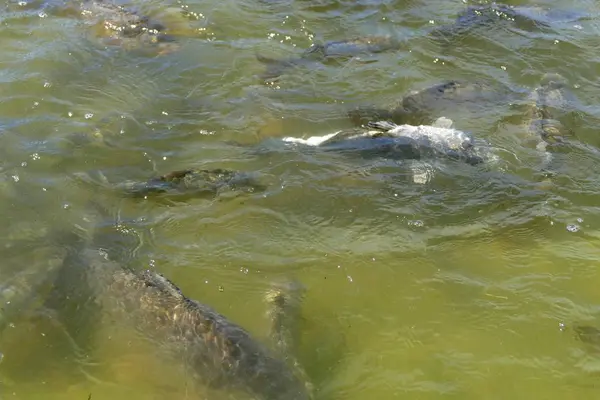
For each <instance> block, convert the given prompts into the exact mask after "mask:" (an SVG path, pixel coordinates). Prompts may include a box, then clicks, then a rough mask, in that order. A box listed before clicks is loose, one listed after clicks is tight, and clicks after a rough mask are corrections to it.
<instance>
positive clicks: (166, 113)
mask: <svg viewBox="0 0 600 400" xmlns="http://www.w3.org/2000/svg"><path fill="white" fill-rule="evenodd" d="M161 114H162V115H169V113H168V112H166V111H163V112H161Z"/></svg>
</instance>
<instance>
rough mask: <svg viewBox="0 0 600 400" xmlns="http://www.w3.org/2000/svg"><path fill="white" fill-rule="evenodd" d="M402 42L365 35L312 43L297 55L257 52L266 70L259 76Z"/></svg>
mask: <svg viewBox="0 0 600 400" xmlns="http://www.w3.org/2000/svg"><path fill="white" fill-rule="evenodd" d="M402 44H403V42H402V41H401V40H398V39H396V38H394V37H392V36H365V37H356V38H352V39H348V40H340V41H331V42H327V43H325V44H313V45H312V46H311V47H309V48H308V49H307V50H305V51H304V53H302V55H300V56H299V57H292V58H288V59H274V58H268V57H265V56H262V55H260V54H257V55H256V58H257V60H258V61H260V62H261V63H263V64H265V65H266V71H265V72H264V73H262V74H261V75H260V78H261V79H263V80H269V79H274V78H277V77H279V76H280V75H282V74H283V73H285V72H286V71H287V70H288V69H290V68H293V67H296V66H301V65H309V64H311V63H314V62H316V61H319V60H321V61H322V60H326V59H328V58H340V57H353V56H356V55H360V54H374V53H382V52H385V51H390V50H398V49H399V48H401V46H402Z"/></svg>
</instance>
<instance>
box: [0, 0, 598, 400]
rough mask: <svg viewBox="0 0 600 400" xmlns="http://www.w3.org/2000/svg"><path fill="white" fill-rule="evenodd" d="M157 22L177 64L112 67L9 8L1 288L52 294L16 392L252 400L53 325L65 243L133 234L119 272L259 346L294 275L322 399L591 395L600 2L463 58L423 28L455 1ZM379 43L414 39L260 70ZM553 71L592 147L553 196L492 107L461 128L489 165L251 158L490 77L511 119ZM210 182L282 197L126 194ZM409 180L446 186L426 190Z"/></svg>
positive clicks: (503, 115)
mask: <svg viewBox="0 0 600 400" xmlns="http://www.w3.org/2000/svg"><path fill="white" fill-rule="evenodd" d="M139 5H140V6H141V8H142V9H143V10H144V11H146V12H150V13H152V15H153V16H157V17H159V16H161V15H168V18H172V20H173V21H174V22H173V24H175V25H177V27H178V29H179V31H178V33H179V34H181V36H182V39H181V41H180V42H181V48H180V49H179V50H178V51H177V52H171V53H168V54H162V55H159V56H157V55H156V54H152V53H151V52H150V53H148V52H136V51H122V50H121V49H119V48H118V47H110V46H109V47H105V46H104V45H105V43H103V42H101V41H100V42H99V41H97V40H95V38H94V37H93V36H91V35H90V34H89V31H88V30H87V29H88V27H87V26H86V25H85V24H83V23H81V22H80V21H78V20H77V18H75V17H74V15H72V13H69V12H66V11H65V12H63V13H62V14H61V12H60V10H61V7H64V4H62V3H60V2H54V1H51V2H47V3H45V4H44V13H45V14H43V18H42V17H40V10H41V9H42V5H41V4H39V3H35V2H34V3H30V4H23V5H21V4H20V3H16V2H9V3H7V6H6V10H5V13H4V14H3V15H1V16H0V21H1V22H2V27H1V28H0V35H2V38H3V40H2V43H3V44H2V54H3V60H2V61H1V62H0V81H1V82H2V86H1V87H0V102H1V103H2V107H0V130H1V131H0V133H1V136H0V140H1V141H2V146H0V155H1V157H0V192H1V193H2V194H1V196H0V202H1V204H2V207H3V210H4V212H3V214H2V217H3V221H2V222H3V223H2V224H0V237H1V238H2V240H1V241H0V242H1V243H2V246H0V254H1V255H2V258H3V260H4V262H3V263H2V265H1V266H0V277H2V282H0V289H1V288H3V287H4V286H3V285H6V284H7V282H14V281H16V280H18V279H21V278H23V277H27V279H26V284H27V285H29V286H30V287H33V288H34V289H35V290H36V295H35V296H29V297H25V298H26V300H27V302H26V303H24V304H23V305H22V306H20V307H18V310H17V311H16V316H14V317H13V316H11V318H12V320H11V321H10V323H9V325H8V328H7V329H5V330H4V331H3V332H2V335H1V336H0V357H3V358H2V362H1V363H0V390H1V392H0V393H1V394H0V396H2V398H4V396H6V397H7V398H15V399H36V398H44V399H52V398H61V399H64V398H69V399H70V398H73V399H83V398H88V396H89V394H90V393H91V394H92V399H101V398H107V397H112V398H115V399H117V398H124V399H125V398H126V399H136V398H140V399H142V398H144V399H147V398H156V399H163V398H165V399H166V398H182V399H204V398H211V399H214V398H219V399H220V398H224V399H226V398H244V397H242V396H241V395H239V396H238V395H237V394H233V393H220V392H216V393H213V392H211V391H210V390H209V389H206V393H202V390H199V389H197V388H196V389H194V390H191V389H190V388H192V387H193V385H192V382H190V379H189V376H187V375H186V374H185V371H183V372H182V369H181V366H180V365H179V364H178V363H177V362H173V361H165V360H164V359H163V358H161V357H160V356H158V355H157V352H156V351H155V348H154V347H153V344H152V343H147V342H143V341H139V340H136V339H137V336H136V333H135V332H132V331H131V330H130V329H128V328H127V327H125V326H121V325H120V324H117V323H114V324H111V323H103V324H102V325H101V326H100V327H99V328H98V331H97V332H94V333H95V334H94V338H95V339H94V341H93V342H92V344H91V345H90V348H91V349H92V351H87V350H86V351H82V349H81V348H79V346H78V345H77V343H75V341H74V338H72V337H70V334H69V333H68V332H66V331H65V328H64V327H62V326H61V325H60V324H58V323H56V317H55V315H54V314H53V313H52V311H51V310H47V309H45V308H44V307H41V311H40V307H36V306H37V305H40V304H42V303H43V300H44V295H45V294H46V293H47V291H48V290H49V288H48V285H47V283H46V279H45V278H48V277H50V276H52V274H53V273H55V271H56V270H57V268H58V267H59V266H60V262H61V260H62V253H61V251H62V250H64V246H69V245H70V244H69V243H60V244H57V243H59V242H57V241H56V240H55V239H56V238H58V237H60V235H61V232H65V231H66V232H71V231H74V230H76V231H83V232H88V234H90V235H91V234H92V232H94V231H95V230H102V229H108V228H106V226H110V225H111V224H112V223H113V222H114V221H116V220H119V221H121V228H122V230H121V232H120V233H119V234H120V235H125V236H126V237H129V236H128V235H130V236H131V237H133V238H135V240H132V242H130V241H126V242H125V243H124V244H123V243H120V242H119V243H120V244H119V245H122V246H123V248H122V249H120V250H121V251H120V252H119V257H120V260H121V262H123V263H125V262H133V263H134V265H135V267H137V268H147V267H151V268H156V269H157V270H158V271H159V272H161V273H164V274H165V275H166V276H168V277H169V278H170V279H172V280H173V281H174V282H176V283H177V284H178V285H179V286H180V287H181V289H182V290H183V292H184V293H186V295H188V296H189V297H192V298H195V299H198V300H200V301H202V302H205V303H207V304H210V305H212V306H214V307H215V308H216V309H217V310H219V311H220V312H222V313H223V314H224V315H226V316H227V317H229V318H231V319H232V320H234V321H236V322H237V323H239V324H241V325H242V326H244V327H246V328H247V329H248V330H249V331H250V332H251V333H253V334H255V335H256V337H257V338H260V340H262V339H263V338H265V336H266V332H267V322H266V319H265V317H264V314H265V311H266V310H265V305H264V303H263V302H262V296H263V294H264V291H265V290H266V288H267V287H268V286H269V284H270V283H271V282H272V281H274V280H277V279H281V278H286V277H290V276H293V277H295V278H297V279H299V280H300V281H302V283H303V284H304V285H306V287H307V288H308V292H307V297H306V301H305V303H304V305H303V320H302V324H301V328H302V329H301V343H300V344H299V351H298V358H299V361H300V362H301V363H302V364H303V365H304V366H305V368H306V370H307V374H308V375H309V377H310V379H311V381H312V382H313V384H314V385H315V387H316V389H317V398H319V399H342V398H344V399H353V398H356V399H362V398H365V397H367V396H368V397H379V398H384V399H388V398H403V397H407V398H408V397H410V398H415V397H416V398H419V399H438V398H457V399H458V398H460V399H465V398H467V399H468V398H474V399H475V398H482V397H484V398H507V397H510V396H512V397H514V398H526V397H527V398H530V397H536V398H545V399H554V398H564V397H565V396H568V397H578V398H588V397H592V396H594V395H596V392H597V391H598V387H597V383H596V382H595V379H596V378H595V376H594V374H595V372H596V371H597V369H598V368H597V363H598V358H597V357H598V355H597V353H595V352H594V351H593V349H590V348H589V346H586V345H585V344H584V343H581V342H579V341H577V340H576V339H575V337H574V335H573V332H572V329H571V328H572V325H573V324H575V323H578V322H582V323H586V324H589V325H595V324H597V323H598V322H597V315H598V311H599V309H598V305H597V303H598V294H597V285H598V281H599V280H600V274H599V273H598V271H597V268H596V265H595V264H596V262H597V259H598V257H597V251H598V248H597V246H596V242H595V240H596V239H597V237H598V234H597V232H596V227H597V226H598V225H597V224H598V222H599V215H600V214H599V212H598V208H597V206H596V203H597V201H596V199H597V195H598V183H599V180H598V178H597V177H598V174H597V173H596V172H597V170H598V167H597V165H598V161H599V159H600V157H599V156H598V150H597V148H596V146H599V145H600V141H598V138H597V128H596V127H597V118H598V117H599V116H600V114H599V111H598V110H597V107H596V104H595V99H596V97H597V96H596V95H597V87H596V86H597V85H596V84H595V82H596V69H597V57H596V54H595V50H596V47H595V46H596V42H595V40H596V39H597V34H598V23H597V18H596V15H597V10H596V9H595V7H593V5H592V4H590V3H589V2H583V1H582V2H576V3H564V2H563V4H561V5H562V6H563V7H566V8H571V9H574V10H576V11H583V12H586V13H587V14H588V15H589V16H590V18H586V19H582V20H578V21H574V22H564V21H561V22H560V23H556V24H555V25H553V28H552V29H549V30H545V31H543V32H541V31H538V30H536V29H535V27H534V28H532V29H529V28H531V27H529V28H528V27H520V29H521V30H515V29H512V28H510V25H508V26H507V25H502V26H499V27H497V28H494V29H488V30H486V29H482V30H479V31H476V32H473V33H471V34H469V35H465V36H460V37H457V38H455V39H454V40H453V41H451V42H450V43H446V44H445V43H441V42H439V41H436V40H433V39H431V38H430V37H429V36H427V32H429V31H430V30H431V29H432V28H433V27H436V26H439V25H442V24H445V23H449V22H452V20H453V19H454V18H455V16H456V14H457V13H458V12H460V11H461V10H462V9H463V7H464V5H463V4H462V3H460V2H459V3H449V2H437V1H433V2H426V3H425V2H417V1H411V2H393V1H384V2H373V1H361V2H347V1H317V2H306V1H303V0H302V1H295V2H284V1H281V2H280V1H253V2H241V3H240V2H235V1H231V0H228V1H220V2H209V3H202V4H201V3H198V2H196V3H194V2H188V3H186V4H183V6H184V7H185V8H186V9H187V10H188V11H189V12H191V13H195V15H197V17H195V18H189V16H187V17H185V18H183V19H182V18H181V17H179V16H178V14H177V13H176V12H175V11H174V10H176V9H178V7H181V3H179V2H173V3H170V4H168V5H165V4H161V3H159V2H156V1H151V2H145V3H143V4H139ZM520 5H525V4H524V3H523V4H520ZM532 5H533V4H532ZM540 5H549V6H554V5H556V6H558V4H554V3H552V4H550V3H548V2H546V3H544V4H540ZM53 7H56V9H58V10H59V12H55V13H54V14H53V13H52V12H51V11H52V10H53V9H54V8H53ZM432 22H433V23H432ZM190 26H191V27H192V29H191V30H190V29H189V27H190ZM367 34H369V35H385V34H392V35H395V36H396V37H399V38H408V40H407V43H406V46H404V47H402V48H400V49H399V50H398V51H391V52H385V53H380V54H377V55H375V56H373V55H369V56H356V57H351V58H348V59H331V60H328V61H327V62H324V63H321V62H315V63H311V64H309V65H300V66H298V67H296V68H293V69H290V70H287V71H286V72H285V73H284V74H282V75H281V76H280V77H279V78H278V79H276V80H275V81H274V82H273V83H272V84H269V85H265V84H264V83H263V82H261V81H260V79H259V76H260V74H261V73H262V72H263V70H264V66H263V65H262V64H260V63H259V62H258V61H257V60H256V54H266V55H268V56H269V57H293V56H294V55H297V54H299V53H300V52H301V51H302V50H303V49H305V48H308V47H309V46H310V45H311V44H312V43H313V42H324V41H328V40H342V39H346V38H348V37H354V36H359V35H367ZM546 72H553V73H559V74H561V75H563V76H564V77H565V78H566V80H567V83H568V86H569V88H570V89H572V91H573V93H574V94H575V96H576V101H574V102H573V104H570V106H571V107H572V108H573V109H572V110H571V111H572V112H570V113H569V114H568V115H567V116H565V118H564V119H561V122H563V123H565V124H568V125H569V127H570V128H571V129H573V131H574V132H575V134H576V143H577V146H576V147H575V148H574V149H572V150H571V151H565V152H556V153H555V154H553V157H554V158H553V161H552V167H553V169H554V172H555V174H556V175H555V176H553V177H552V178H551V179H547V178H545V177H544V176H543V174H542V173H541V172H540V170H539V166H540V154H539V152H538V151H536V150H535V148H533V147H531V146H528V145H526V144H525V143H524V142H523V125H521V123H520V122H519V118H518V116H517V115H516V113H517V111H516V110H517V108H518V107H517V108H515V107H514V104H513V105H511V104H510V103H513V100H514V99H512V98H510V99H507V98H502V97H501V96H500V95H499V94H498V93H499V92H492V96H491V97H490V99H489V101H490V102H489V103H488V102H485V103H484V102H482V103H475V104H470V105H468V104H450V105H449V107H448V109H447V110H444V112H445V115H444V116H446V117H448V118H451V119H452V120H453V121H454V122H455V124H456V126H457V127H458V128H459V129H462V130H466V131H471V132H473V133H474V134H476V135H477V136H478V137H481V138H483V139H486V140H487V141H489V142H490V143H492V145H493V146H495V148H496V149H497V151H498V154H499V157H500V159H501V160H500V161H501V162H500V163H499V164H498V165H496V166H489V167H476V168H472V167H471V166H466V165H461V164H458V163H452V162H446V161H440V160H435V161H431V162H428V163H424V164H423V163H416V162H410V161H405V162H398V161H394V160H382V159H366V158H364V159H363V158H357V157H352V156H348V155H347V154H346V155H341V154H330V153H319V152H301V151H272V152H261V151H256V149H257V148H259V147H260V145H261V144H264V143H266V142H267V141H266V139H272V140H277V139H279V138H282V137H286V136H295V137H308V136H314V135H324V134H327V133H331V132H334V131H336V130H339V129H343V128H348V127H349V126H351V125H350V122H349V120H348V118H347V117H346V111H347V110H348V109H351V108H353V107H355V106H357V105H376V106H387V105H390V104H394V103H395V102H397V101H399V100H400V98H401V96H402V95H404V94H406V93H408V92H409V91H411V90H417V89H422V88H425V87H428V86H430V85H432V84H436V83H439V82H442V81H447V80H453V79H467V80H468V79H483V80H486V81H490V82H492V83H494V84H497V86H498V87H504V88H506V89H507V90H508V92H509V94H510V95H511V96H512V95H514V97H515V98H516V99H517V100H515V101H514V103H519V101H522V100H519V99H523V97H524V96H526V95H527V93H529V92H530V91H531V90H533V89H534V88H535V87H536V86H537V85H538V84H539V81H540V79H541V77H542V75H543V74H544V73H546ZM496 94H498V96H496ZM509 97H510V96H509ZM446 114H447V115H446ZM193 167H201V168H231V169H235V170H241V171H249V172H254V173H257V174H258V175H259V176H260V177H261V179H262V180H263V182H264V183H265V184H266V186H267V188H266V190H265V191H264V192H260V193H252V194H250V195H243V196H239V197H236V196H227V195H224V196H218V197H216V198H211V197H210V196H209V197H206V198H202V199H193V198H192V199H189V198H188V199H176V198H173V199H170V198H162V199H156V198H149V199H145V200H144V199H131V198H124V197H122V196H120V195H119V194H118V193H115V192H114V191H112V190H111V189H110V188H111V186H110V184H118V183H119V182H123V181H126V180H127V181H129V180H133V181H138V180H139V181H144V180H146V179H149V178H151V177H153V176H156V175H160V174H164V173H167V172H169V171H172V170H177V169H183V168H193ZM417 167H419V168H420V167H422V168H426V169H427V170H428V171H430V172H433V173H432V174H431V175H430V178H428V180H427V181H426V182H425V183H424V184H420V183H418V182H415V180H414V179H413V175H414V173H415V168H417ZM86 176H87V177H90V178H89V179H88V178H86ZM103 179H105V181H104V180H103ZM106 182H108V183H109V184H108V185H107V184H106ZM90 202H97V203H99V204H102V207H103V208H105V209H106V210H107V213H106V215H103V216H102V215H101V216H98V215H96V212H95V211H94V208H93V207H90V204H91V203H90ZM115 240H116V239H115ZM115 246H116V245H115ZM132 260H133V261H132ZM33 277H35V279H33ZM27 285H25V286H27ZM36 310H37V311H36ZM106 314H107V316H108V317H107V318H110V310H107V311H106ZM7 315H15V314H8V313H7ZM105 319H106V316H105ZM103 321H104V320H103ZM561 323H562V324H565V329H564V331H562V330H561V329H560V324H561ZM82 329H84V327H82ZM190 390H191V391H190ZM236 396H238V397H236Z"/></svg>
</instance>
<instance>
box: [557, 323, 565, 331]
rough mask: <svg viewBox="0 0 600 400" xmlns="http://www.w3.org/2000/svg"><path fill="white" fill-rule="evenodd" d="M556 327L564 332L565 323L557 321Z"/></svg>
mask: <svg viewBox="0 0 600 400" xmlns="http://www.w3.org/2000/svg"><path fill="white" fill-rule="evenodd" d="M558 329H560V331H561V332H564V331H565V329H567V327H566V325H565V324H564V323H563V322H559V323H558Z"/></svg>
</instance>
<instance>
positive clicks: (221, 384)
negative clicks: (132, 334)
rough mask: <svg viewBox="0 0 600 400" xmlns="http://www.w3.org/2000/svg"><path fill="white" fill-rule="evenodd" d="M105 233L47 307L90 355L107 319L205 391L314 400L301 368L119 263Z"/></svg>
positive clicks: (79, 250) (67, 272)
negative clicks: (144, 342) (123, 327)
mask: <svg viewBox="0 0 600 400" xmlns="http://www.w3.org/2000/svg"><path fill="white" fill-rule="evenodd" d="M101 230H102V232H99V233H97V234H95V235H94V239H93V240H92V241H91V242H89V243H88V242H86V241H84V242H82V243H81V244H79V245H75V246H73V247H72V248H71V249H70V250H69V254H68V256H67V257H66V260H65V263H64V266H63V268H62V269H61V271H60V274H59V276H58V277H57V280H56V285H55V286H56V290H55V291H54V293H53V296H51V297H50V298H49V299H48V302H47V303H46V305H47V307H50V308H53V309H55V310H57V313H58V315H62V316H64V317H63V318H62V320H63V322H64V324H65V326H66V327H67V330H68V331H69V333H70V334H71V336H72V337H73V338H74V340H75V341H77V342H78V343H84V344H86V343H87V346H83V347H87V348H88V349H89V348H90V347H91V346H92V345H93V341H92V340H90V339H89V337H90V336H92V337H93V334H94V332H95V331H96V328H97V324H98V323H99V320H100V321H101V320H102V316H104V317H105V320H106V322H110V323H111V324H114V323H116V324H125V325H126V326H129V327H131V328H133V329H134V330H136V331H137V332H138V333H139V337H140V338H142V339H143V340H147V341H149V342H150V343H152V344H154V346H153V348H155V349H156V351H157V355H158V356H159V357H165V358H164V359H165V360H170V361H171V362H173V363H178V364H180V365H181V366H182V367H183V368H184V369H185V371H186V374H187V376H190V377H192V379H193V382H194V383H196V384H198V385H201V386H205V387H208V388H211V389H213V390H224V391H234V392H235V391H239V392H244V393H247V394H250V395H252V396H255V398H257V399H261V400H308V399H311V398H312V394H311V390H310V386H309V385H307V383H306V381H305V380H304V375H303V374H302V372H301V371H300V370H299V368H298V366H297V365H292V364H291V363H289V362H288V360H287V359H286V357H284V356H282V354H281V353H280V352H279V351H276V350H274V349H271V348H269V347H268V346H266V345H264V344H262V343H261V342H259V341H258V340H256V339H255V338H254V337H252V336H251V335H250V333H248V331H246V330H245V329H244V328H242V327H241V326H239V325H237V324H236V323H234V322H232V321H231V320H229V319H228V318H226V317H225V316H224V315H222V314H220V313H219V312H218V311H216V310H215V309H213V308H212V307H210V306H208V305H206V304H203V303H201V302H199V301H196V300H193V299H190V298H188V297H187V296H185V295H184V294H183V293H182V291H181V290H180V289H179V288H178V287H177V286H176V285H175V284H174V283H173V282H171V281H170V280H168V279H167V278H165V277H164V276H162V275H161V274H159V273H158V272H156V271H152V270H136V269H133V268H130V267H129V266H127V265H123V264H121V263H119V262H118V261H117V260H114V259H113V257H114V254H113V253H114V249H112V245H111V243H113V242H115V240H114V239H112V238H110V236H112V235H115V234H117V233H116V232H112V230H111V229H107V228H103V229H101ZM111 232H112V233H111ZM107 235H108V236H109V237H108V238H106V236H107ZM102 237H104V238H102ZM275 303H276V302H275ZM276 314H278V313H276ZM99 317H100V318H99ZM275 326H283V325H281V324H279V323H275ZM90 343H92V344H91V345H90Z"/></svg>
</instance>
